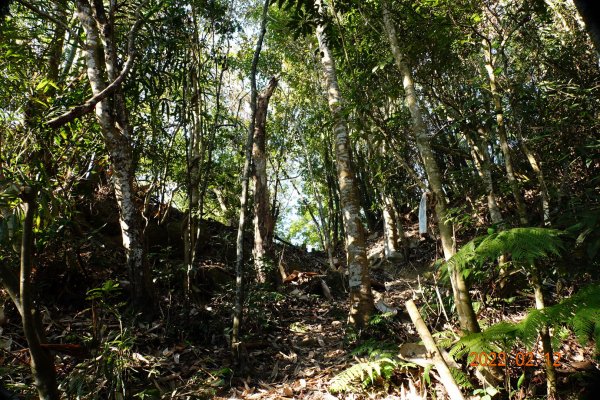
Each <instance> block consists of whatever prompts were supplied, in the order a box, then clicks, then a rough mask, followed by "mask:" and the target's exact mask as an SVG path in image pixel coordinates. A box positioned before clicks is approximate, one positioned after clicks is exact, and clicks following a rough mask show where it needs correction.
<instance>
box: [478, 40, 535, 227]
mask: <svg viewBox="0 0 600 400" xmlns="http://www.w3.org/2000/svg"><path fill="white" fill-rule="evenodd" d="M482 44H483V53H484V59H485V70H486V71H487V75H488V78H489V84H490V92H491V94H492V100H493V102H494V111H495V113H496V128H497V132H498V140H499V141H500V149H501V150H502V155H503V156H504V165H505V168H506V178H507V179H508V184H509V185H510V189H511V191H512V194H513V197H514V199H515V203H516V205H517V214H518V216H519V222H520V224H521V225H523V226H526V225H527V210H526V208H525V201H524V200H523V196H521V189H520V188H519V182H517V179H516V177H515V172H514V167H513V162H512V155H511V151H510V146H509V145H508V135H507V132H506V124H505V122H504V107H503V106H502V96H501V95H500V92H499V91H498V85H497V83H496V73H495V70H494V68H495V66H494V56H493V55H492V47H491V46H492V45H491V43H490V42H489V41H488V40H487V39H483V41H482Z"/></svg>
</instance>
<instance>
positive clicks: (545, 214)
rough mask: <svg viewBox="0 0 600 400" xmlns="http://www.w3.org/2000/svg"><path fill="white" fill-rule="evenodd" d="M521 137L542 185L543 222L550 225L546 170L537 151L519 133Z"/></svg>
mask: <svg viewBox="0 0 600 400" xmlns="http://www.w3.org/2000/svg"><path fill="white" fill-rule="evenodd" d="M519 139H520V141H521V148H522V149H523V152H524V153H525V156H526V157H527V161H529V165H530V166H531V169H533V172H535V175H536V176H537V179H538V184H539V186H540V197H541V202H542V222H543V224H544V226H550V194H549V192H548V186H547V185H546V179H545V177H544V171H542V165H541V163H540V162H539V161H538V158H537V157H536V155H535V153H534V152H533V150H531V148H530V147H529V145H528V144H527V143H526V142H525V140H524V139H523V137H522V136H521V135H519Z"/></svg>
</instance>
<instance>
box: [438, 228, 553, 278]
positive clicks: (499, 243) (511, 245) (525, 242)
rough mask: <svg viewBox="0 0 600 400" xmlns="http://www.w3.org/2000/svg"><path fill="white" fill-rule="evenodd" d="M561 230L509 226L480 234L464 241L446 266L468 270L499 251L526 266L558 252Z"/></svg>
mask: <svg viewBox="0 0 600 400" xmlns="http://www.w3.org/2000/svg"><path fill="white" fill-rule="evenodd" d="M561 235H562V232H561V231H558V230H555V229H548V228H535V227H532V228H513V229H507V230H505V231H501V232H496V233H492V234H489V235H487V236H480V237H477V238H475V239H473V240H471V241H470V242H469V243H467V244H466V245H464V246H463V247H462V248H461V249H460V250H459V251H458V252H457V253H456V254H455V255H454V256H453V257H452V258H450V260H448V262H447V267H451V268H457V269H459V270H462V272H463V274H469V273H470V269H469V268H468V267H473V266H475V267H477V266H479V267H481V266H483V265H484V264H487V263H494V262H495V261H496V260H497V259H498V258H499V257H500V256H502V255H503V254H509V255H510V256H511V259H512V262H513V263H514V264H517V265H519V266H528V265H531V264H533V262H534V261H536V260H539V259H543V258H548V257H550V256H552V255H559V254H560V251H561V250H562V249H563V242H562V239H561Z"/></svg>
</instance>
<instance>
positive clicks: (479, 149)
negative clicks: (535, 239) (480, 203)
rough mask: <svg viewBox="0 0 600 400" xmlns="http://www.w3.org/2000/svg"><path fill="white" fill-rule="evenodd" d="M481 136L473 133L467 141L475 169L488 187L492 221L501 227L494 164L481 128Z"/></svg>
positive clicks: (489, 210)
mask: <svg viewBox="0 0 600 400" xmlns="http://www.w3.org/2000/svg"><path fill="white" fill-rule="evenodd" d="M478 133H479V136H477V135H473V134H471V133H469V134H466V135H465V136H466V137H467V141H468V142H469V143H470V145H471V152H472V157H473V162H474V163H475V168H476V169H477V173H478V174H479V176H480V177H481V179H483V182H484V184H485V187H486V192H487V196H486V197H487V203H488V212H489V213H490V219H491V221H492V223H493V224H495V225H500V224H502V220H503V218H502V213H501V212H500V208H499V207H498V202H497V200H496V190H495V187H494V179H493V178H492V162H491V160H490V155H489V154H488V152H487V150H486V148H485V147H484V143H485V142H484V140H482V136H483V134H484V132H483V128H479V130H478Z"/></svg>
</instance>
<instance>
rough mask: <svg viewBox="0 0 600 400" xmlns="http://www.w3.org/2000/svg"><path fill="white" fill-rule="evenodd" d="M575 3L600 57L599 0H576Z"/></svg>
mask: <svg viewBox="0 0 600 400" xmlns="http://www.w3.org/2000/svg"><path fill="white" fill-rule="evenodd" d="M574 3H575V6H576V7H577V11H579V15H581V18H583V22H585V26H586V28H587V30H588V33H589V35H590V38H591V39H592V43H594V46H595V47H596V53H597V54H598V57H600V3H598V0H574Z"/></svg>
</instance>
